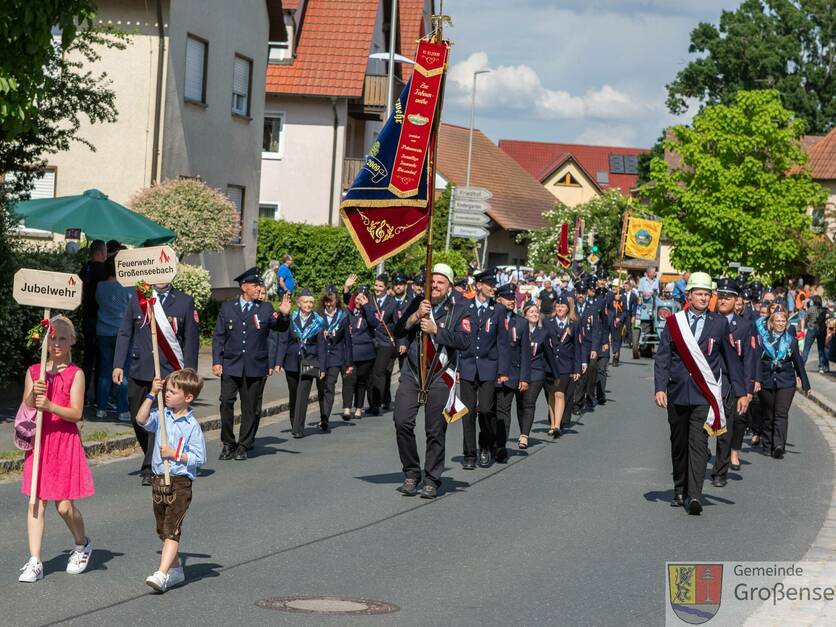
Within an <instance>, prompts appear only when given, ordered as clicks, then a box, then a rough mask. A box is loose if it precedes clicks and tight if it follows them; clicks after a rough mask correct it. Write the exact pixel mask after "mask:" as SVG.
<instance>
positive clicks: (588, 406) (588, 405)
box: [584, 401, 595, 411]
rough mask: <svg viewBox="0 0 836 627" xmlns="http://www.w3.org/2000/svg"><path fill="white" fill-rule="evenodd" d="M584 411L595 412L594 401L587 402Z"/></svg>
mask: <svg viewBox="0 0 836 627" xmlns="http://www.w3.org/2000/svg"><path fill="white" fill-rule="evenodd" d="M584 411H595V404H594V403H593V402H592V401H587V403H586V406H585V407H584Z"/></svg>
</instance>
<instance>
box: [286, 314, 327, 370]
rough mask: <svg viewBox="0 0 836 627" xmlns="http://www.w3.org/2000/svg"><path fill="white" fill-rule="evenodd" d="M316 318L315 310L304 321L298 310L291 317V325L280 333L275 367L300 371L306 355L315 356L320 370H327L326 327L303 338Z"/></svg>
mask: <svg viewBox="0 0 836 627" xmlns="http://www.w3.org/2000/svg"><path fill="white" fill-rule="evenodd" d="M317 315H318V314H317ZM315 318H316V316H314V312H311V314H310V315H309V316H308V319H307V320H305V322H304V323H303V322H302V317H301V316H300V314H299V312H298V311H297V312H296V313H294V314H293V315H292V316H291V317H290V327H289V328H288V329H287V330H286V331H284V332H282V333H279V342H278V346H277V349H276V360H275V367H279V368H284V369H285V370H287V371H288V372H299V371H300V370H301V366H302V360H303V359H304V358H305V357H314V358H316V361H317V365H318V366H319V368H320V370H325V354H326V347H325V328H324V327H323V328H321V329H319V331H317V332H316V333H313V334H312V335H309V336H307V337H305V338H304V339H303V336H304V335H305V332H306V330H308V329H310V327H311V325H313V324H315Z"/></svg>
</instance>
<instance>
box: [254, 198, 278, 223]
mask: <svg viewBox="0 0 836 627" xmlns="http://www.w3.org/2000/svg"><path fill="white" fill-rule="evenodd" d="M258 217H259V218H270V219H271V220H281V219H282V213H281V210H280V209H279V203H277V202H263V203H260V204H259V205H258Z"/></svg>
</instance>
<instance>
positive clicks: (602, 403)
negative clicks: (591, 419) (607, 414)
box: [598, 398, 607, 405]
mask: <svg viewBox="0 0 836 627" xmlns="http://www.w3.org/2000/svg"><path fill="white" fill-rule="evenodd" d="M598 404H599V405H606V404H607V399H605V398H599V399H598Z"/></svg>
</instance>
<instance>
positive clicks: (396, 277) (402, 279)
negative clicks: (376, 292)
mask: <svg viewBox="0 0 836 627" xmlns="http://www.w3.org/2000/svg"><path fill="white" fill-rule="evenodd" d="M392 283H393V284H395V285H401V284H403V283H406V276H405V275H404V273H403V272H396V273H395V274H393V275H392Z"/></svg>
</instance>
